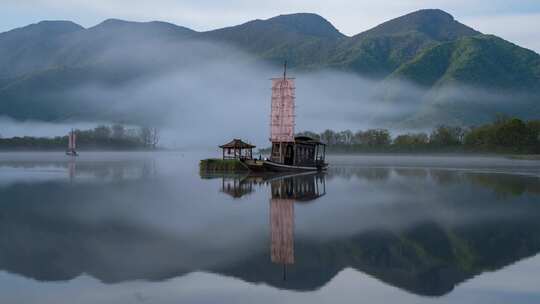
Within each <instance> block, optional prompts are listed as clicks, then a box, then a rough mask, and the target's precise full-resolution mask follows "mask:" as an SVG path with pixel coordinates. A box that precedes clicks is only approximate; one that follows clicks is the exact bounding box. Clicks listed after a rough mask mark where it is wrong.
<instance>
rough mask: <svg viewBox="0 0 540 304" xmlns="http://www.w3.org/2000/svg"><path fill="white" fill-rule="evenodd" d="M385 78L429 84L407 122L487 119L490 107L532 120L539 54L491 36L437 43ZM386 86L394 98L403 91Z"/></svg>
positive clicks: (535, 113)
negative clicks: (418, 107) (420, 108)
mask: <svg viewBox="0 0 540 304" xmlns="http://www.w3.org/2000/svg"><path fill="white" fill-rule="evenodd" d="M389 79H392V80H396V79H401V80H406V81H409V82H412V83H414V84H415V85H418V86H421V87H425V88H429V90H428V91H427V92H426V94H425V95H424V96H422V97H421V99H423V102H422V103H423V104H425V105H426V106H424V107H423V109H422V110H421V111H419V112H418V113H417V115H415V117H413V118H410V119H409V122H411V123H412V125H415V124H418V125H426V124H427V125H431V124H433V123H435V122H436V121H444V122H448V123H452V124H466V123H470V122H489V121H490V120H492V119H493V117H494V111H493V109H495V110H496V111H498V113H504V114H506V115H511V116H520V117H522V118H526V119H535V118H536V119H537V118H538V115H539V114H540V113H539V112H538V110H537V109H538V106H539V102H540V99H539V98H538V97H537V96H538V95H536V94H537V93H538V92H540V56H538V54H536V53H535V52H533V51H530V50H527V49H524V48H521V47H519V46H517V45H515V44H512V43H510V42H508V41H505V40H503V39H501V38H498V37H496V36H492V35H478V36H473V37H465V38H461V39H458V40H455V41H451V42H447V43H442V44H439V45H436V46H434V47H432V48H429V49H427V50H425V51H424V52H421V53H420V54H419V55H418V56H417V57H415V58H414V59H413V60H411V61H409V62H407V63H405V64H403V65H402V66H400V67H399V68H398V69H397V70H396V71H394V72H393V73H392V75H391V76H390V77H389ZM478 88H480V89H478ZM387 89H388V91H387V92H391V97H390V98H389V99H390V100H393V101H396V102H399V98H400V97H399V96H401V95H403V94H405V92H403V91H400V90H399V88H398V90H395V89H394V90H393V89H392V88H387ZM456 90H458V91H459V92H456ZM535 92H536V93H535ZM456 93H457V94H456ZM473 96H474V99H475V100H474V103H473V102H471V99H472V98H471V97H473Z"/></svg>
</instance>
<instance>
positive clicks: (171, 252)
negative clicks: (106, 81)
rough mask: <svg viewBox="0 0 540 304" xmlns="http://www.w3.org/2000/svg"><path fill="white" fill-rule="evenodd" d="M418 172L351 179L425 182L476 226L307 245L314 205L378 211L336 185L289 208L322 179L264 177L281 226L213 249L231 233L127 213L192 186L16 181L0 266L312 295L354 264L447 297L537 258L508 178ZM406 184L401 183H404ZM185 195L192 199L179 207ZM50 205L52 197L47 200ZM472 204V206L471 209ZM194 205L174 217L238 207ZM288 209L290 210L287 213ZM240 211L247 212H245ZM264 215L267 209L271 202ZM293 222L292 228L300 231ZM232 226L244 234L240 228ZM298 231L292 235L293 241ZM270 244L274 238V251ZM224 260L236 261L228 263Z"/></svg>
mask: <svg viewBox="0 0 540 304" xmlns="http://www.w3.org/2000/svg"><path fill="white" fill-rule="evenodd" d="M77 170H79V164H77ZM413 170H416V169H400V170H399V171H396V170H394V169H373V168H366V169H356V170H352V171H351V172H349V173H351V174H350V176H354V177H355V179H358V180H359V181H361V182H362V183H367V186H366V187H367V188H376V189H379V190H380V191H381V192H392V191H397V192H396V194H400V193H401V192H400V190H401V188H398V190H396V189H393V188H390V187H386V185H385V184H384V183H387V182H389V181H391V180H392V179H393V178H398V179H399V181H402V180H411V179H414V180H417V181H419V182H420V185H423V186H425V187H426V188H428V186H429V187H431V189H430V190H432V192H431V194H433V197H434V198H435V199H434V201H433V202H432V204H433V205H435V206H436V207H437V208H441V209H444V210H445V211H446V212H448V211H449V210H457V209H460V210H461V209H462V210H463V212H462V213H460V214H466V215H467V216H471V217H473V218H475V219H476V221H477V222H472V223H468V224H467V225H464V224H456V225H449V224H447V223H445V222H444V221H441V220H440V219H439V218H437V217H431V218H430V217H427V218H424V219H423V220H421V221H418V222H412V224H410V225H408V226H405V227H404V228H388V227H386V226H384V225H373V226H369V227H367V228H366V229H361V230H358V231H356V230H353V229H352V228H351V229H350V230H347V229H345V231H347V232H350V233H343V234H339V236H335V237H331V238H328V237H327V238H323V237H318V236H317V234H316V233H315V232H314V235H311V237H307V236H306V235H305V234H299V233H296V234H294V232H293V231H292V227H293V226H294V225H295V224H296V228H294V229H295V230H297V231H298V228H299V227H298V226H299V223H300V224H301V223H302V221H300V222H299V221H298V220H299V217H300V216H307V214H308V213H309V211H310V210H313V209H314V208H315V209H317V208H325V209H324V210H326V211H325V212H324V216H323V217H322V218H324V220H325V221H327V222H329V223H333V225H335V226H340V225H346V224H347V223H346V222H344V221H343V222H340V221H341V220H342V218H340V217H337V216H336V215H335V214H333V213H331V212H328V210H329V209H335V208H344V206H343V205H339V201H340V198H343V197H341V196H340V195H344V196H347V197H350V196H355V197H357V201H358V202H359V204H356V205H354V206H353V207H351V208H352V209H350V210H347V212H355V214H358V217H359V218H360V216H361V215H362V216H364V219H365V218H366V217H370V216H371V212H372V211H371V209H369V208H365V207H364V205H366V204H367V203H371V202H370V201H368V200H369V199H370V198H369V196H367V195H365V193H362V192H346V193H343V194H340V193H336V190H335V189H336V188H333V189H332V191H329V192H328V193H329V194H328V195H327V196H325V198H329V199H328V200H327V201H324V199H321V200H319V201H317V200H316V201H312V203H310V204H298V203H296V204H292V203H291V202H292V201H293V200H294V201H295V202H297V201H299V200H300V199H301V197H302V196H303V195H298V194H299V192H298V190H302V189H304V190H306V191H307V192H305V193H304V194H306V193H307V194H309V193H312V191H311V190H310V189H316V188H314V187H313V186H312V185H313V184H312V183H311V182H302V180H304V181H310V180H312V179H315V180H317V178H321V177H317V176H302V177H285V178H283V177H280V178H277V179H264V180H265V181H264V182H263V179H257V183H256V184H253V191H259V190H264V189H265V187H270V193H271V198H270V199H271V200H270V213H271V216H273V215H276V217H275V219H276V223H275V227H274V221H273V219H274V218H272V219H271V220H270V223H271V224H270V225H271V226H270V227H271V229H270V231H269V233H267V231H261V232H260V233H259V234H260V239H258V240H257V241H255V242H254V243H255V245H254V246H233V245H231V244H230V242H229V240H227V242H225V245H224V247H223V248H221V247H220V248H219V249H216V248H215V247H213V246H215V244H214V243H215V242H218V241H219V240H216V239H219V238H220V237H222V235H223V233H221V232H219V231H215V230H212V233H211V236H212V237H207V234H203V235H205V237H201V236H200V234H199V232H198V231H195V230H193V231H191V230H190V231H189V234H185V235H184V234H182V235H180V233H179V231H174V230H164V229H158V228H156V227H155V226H152V225H143V224H141V223H140V221H138V220H136V218H135V217H130V216H133V214H136V213H137V212H141V213H142V212H153V211H154V210H155V209H160V208H161V209H164V211H163V213H166V215H167V214H168V213H170V210H169V209H167V208H166V207H168V206H170V205H166V204H164V203H163V202H170V201H172V202H175V203H176V204H178V202H180V201H182V199H183V200H184V201H185V200H189V199H190V198H189V197H188V196H186V194H185V193H184V192H185V191H187V190H185V189H183V190H179V191H173V190H176V188H177V187H178V186H177V181H170V183H166V181H164V180H163V179H159V178H156V179H151V180H140V179H133V180H131V179H128V180H125V181H123V182H122V183H116V182H115V183H110V184H95V183H84V182H80V183H74V184H67V183H60V182H56V181H49V182H39V183H17V184H13V185H9V186H6V187H0V197H1V198H2V206H1V209H0V248H1V250H0V270H6V271H9V272H12V273H17V274H21V275H24V276H26V277H30V278H34V279H38V280H45V281H56V280H68V279H71V278H74V277H76V276H78V275H80V274H82V273H87V274H89V275H91V276H93V277H95V278H98V279H99V280H102V281H104V282H120V281H127V280H135V279H146V280H163V279H167V278H172V277H176V276H180V275H184V274H186V273H189V272H192V271H199V270H203V271H209V272H215V273H219V274H223V275H229V276H234V277H237V278H241V279H243V280H245V281H249V282H262V283H266V284H269V285H271V286H275V287H279V288H286V289H294V290H304V291H305V290H313V289H318V288H320V287H322V286H324V285H325V284H326V283H328V282H329V281H330V280H331V279H332V278H333V277H334V276H335V275H336V274H337V273H338V272H339V271H341V270H343V269H345V268H354V269H357V270H359V271H362V272H365V273H367V274H369V275H372V276H374V277H376V278H378V279H380V280H381V281H384V282H386V283H388V284H390V285H393V286H397V287H399V288H402V289H405V290H407V291H409V292H413V293H416V294H420V295H443V294H446V293H448V292H450V291H451V290H452V289H453V288H454V287H455V286H456V285H457V284H459V283H460V282H463V281H464V280H466V279H469V278H472V277H473V276H475V275H477V274H479V273H482V272H484V271H491V270H496V269H499V268H501V267H504V266H506V265H509V264H512V263H515V262H517V261H519V260H521V259H523V258H525V257H528V256H532V255H535V254H537V253H538V252H540V205H539V204H538V203H536V202H535V201H533V200H530V199H527V196H528V195H534V194H532V192H527V191H525V192H515V191H514V192H511V193H513V194H514V196H511V197H510V198H513V199H515V200H509V199H508V198H499V199H498V195H497V194H494V193H493V191H492V190H491V188H484V186H483V185H484V184H489V185H493V184H500V183H504V184H508V183H506V182H504V180H503V179H505V178H509V176H504V177H502V176H501V175H497V174H485V175H483V179H485V180H489V181H491V182H489V183H482V186H480V184H475V183H474V180H475V179H476V178H477V174H472V173H466V172H460V171H441V170H429V169H425V170H424V169H422V170H423V172H422V173H420V171H413ZM329 174H330V175H333V176H334V178H336V179H337V178H343V177H344V176H345V177H346V176H347V175H341V174H339V173H337V172H336V171H333V170H331V171H330V172H329ZM355 179H351V180H348V179H344V180H343V181H340V184H341V183H342V182H343V183H346V185H347V191H349V190H350V189H354V188H355V187H358V186H359V185H360V184H361V183H359V182H358V181H356V180H355ZM322 180H324V177H322ZM512 183H515V184H516V185H517V186H519V187H524V185H527V186H526V188H527V187H528V189H533V188H535V186H534V185H536V186H538V184H539V183H540V182H539V181H538V179H537V178H529V177H516V178H515V179H513V180H512ZM320 184H321V183H319V185H320ZM333 185H334V186H335V185H336V184H333ZM399 186H400V187H402V185H401V184H400V185H399ZM329 187H331V185H329ZM445 187H449V188H451V189H452V193H453V194H454V195H455V196H456V199H454V200H453V201H451V202H444V204H443V203H441V202H439V201H437V200H436V198H439V197H441V196H442V194H440V193H441V189H444V188H445ZM490 187H491V186H490ZM266 189H268V188H266ZM340 189H342V190H343V189H345V188H343V187H340ZM364 189H365V188H364ZM495 189H496V188H495ZM194 193H197V191H194ZM179 195H184V196H183V197H182V198H181V199H179V198H178V197H179ZM436 195H438V196H436ZM44 197H46V198H47V203H46V204H45V203H44V202H43V198H44ZM120 197H121V198H122V199H121V200H120ZM221 197H223V196H221ZM470 197H473V198H476V200H473V201H471V200H469V198H470ZM461 198H463V199H461ZM191 199H193V200H195V201H193V202H191V201H190V202H188V203H185V206H183V207H182V208H184V209H182V211H183V212H184V211H185V212H186V217H185V218H181V219H172V221H180V222H181V221H189V220H190V219H189V218H188V217H190V216H192V214H196V213H193V212H188V211H189V209H188V208H192V209H193V208H197V207H199V206H200V208H201V209H200V210H201V211H200V212H201V213H200V214H199V217H200V218H196V219H193V221H205V220H208V219H207V218H205V217H204V215H205V214H209V213H219V212H220V211H223V210H230V209H231V208H233V207H232V206H224V207H223V208H225V209H223V210H208V208H207V207H206V206H205V205H204V201H202V200H201V201H196V197H195V198H191ZM274 199H276V200H275V201H274ZM283 201H285V204H283V205H281V204H282V203H283ZM250 203H251V202H250ZM278 204H280V205H278ZM171 205H173V204H171ZM201 205H202V206H201ZM220 205H221V206H223V204H220ZM372 205H375V207H373V208H376V209H377V210H380V209H383V210H384V213H385V214H387V216H388V218H395V217H396V216H401V215H402V213H401V212H402V209H399V208H391V207H389V206H388V204H379V205H377V204H372ZM137 206H139V207H140V206H143V207H145V208H143V209H141V210H139V209H137V208H135V207H137ZM406 208H407V209H408V210H409V211H410V212H411V213H422V212H423V211H424V210H423V209H424V208H425V205H422V204H410V205H407V206H406ZM518 208H519V210H520V213H518V214H515V215H513V216H510V217H500V216H489V215H488V216H486V215H483V214H482V213H481V212H480V211H484V210H488V209H489V210H494V211H497V213H507V214H513V212H515V211H516V209H518ZM294 209H296V210H294ZM235 210H236V211H235V212H242V211H243V209H240V208H235ZM261 210H266V206H265V208H261ZM115 211H117V214H122V215H125V214H128V216H126V217H114V216H113V215H111V214H113V213H114V212H115ZM257 211H260V210H257ZM204 212H206V213H204ZM361 213H363V214H361ZM104 214H106V215H104ZM295 215H296V217H297V218H296V223H293V220H294V216H295ZM481 215H482V216H481ZM319 216H320V214H319ZM220 220H221V221H220V222H218V224H215V223H213V224H215V225H218V226H217V227H218V228H217V229H222V228H223V229H222V230H227V229H231V230H232V233H231V234H233V236H234V237H236V238H237V239H238V238H239V239H242V238H244V237H245V238H247V234H246V235H243V234H242V232H243V231H246V230H249V229H250V226H249V225H248V224H247V223H234V222H233V221H234V220H228V219H227V216H226V215H223V216H222V218H220ZM304 220H305V218H304ZM319 220H320V218H319ZM156 221H158V220H156ZM227 226H229V227H227ZM233 226H234V227H240V228H239V229H233V228H234V227H233ZM188 227H191V226H188ZM274 232H275V233H276V235H275V236H274V235H273V234H274ZM225 233H226V232H225ZM225 235H228V234H225ZM291 235H292V236H294V237H295V239H294V243H292V242H291V241H292V238H291ZM269 236H270V239H271V240H272V243H270V246H269V243H268V239H269ZM274 238H275V239H274ZM274 241H275V242H274ZM274 246H275V247H274ZM269 247H270V248H269ZM269 249H270V250H271V254H270V257H269V252H270V250H269ZM274 253H275V254H274ZM224 256H234V257H235V258H234V259H233V258H228V259H224V258H223V257H224ZM272 256H274V257H272ZM272 261H276V262H280V263H283V262H291V261H294V264H290V263H289V265H288V266H287V280H286V281H284V280H283V277H282V268H280V267H276V265H275V264H274V263H273V262H272Z"/></svg>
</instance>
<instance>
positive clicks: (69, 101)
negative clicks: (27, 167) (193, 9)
mask: <svg viewBox="0 0 540 304" xmlns="http://www.w3.org/2000/svg"><path fill="white" fill-rule="evenodd" d="M238 51H240V52H242V53H245V54H247V56H244V57H242V56H241V55H239V53H238ZM285 60H287V61H288V63H289V66H290V67H291V68H293V69H295V70H296V73H310V72H311V71H321V70H338V71H345V72H350V73H353V74H356V75H360V76H363V77H365V78H368V79H372V80H374V81H376V82H378V83H380V85H379V86H378V87H379V89H378V90H379V92H378V93H377V94H376V95H380V96H382V99H381V102H383V103H387V104H388V105H390V106H392V107H393V106H394V105H395V106H396V107H399V106H401V105H403V104H407V105H408V106H410V105H411V104H413V106H414V107H415V108H418V109H417V110H416V111H415V113H414V115H408V114H407V116H403V117H395V118H393V119H394V121H392V123H393V124H397V125H403V124H405V125H411V126H428V125H433V124H435V123H456V124H477V123H483V122H485V121H486V120H490V119H492V118H493V117H494V116H495V115H496V114H497V113H509V114H512V115H517V116H520V117H537V116H538V111H539V110H540V98H539V97H537V96H540V95H539V94H538V92H540V85H539V83H540V56H539V55H538V54H537V53H535V52H533V51H530V50H527V49H524V48H522V47H519V46H517V45H514V44H512V43H510V42H508V41H505V40H503V39H501V38H498V37H496V36H492V35H484V34H482V33H480V32H478V31H476V30H474V29H472V28H470V27H468V26H466V25H464V24H462V23H460V22H458V21H457V20H455V19H454V18H453V17H452V16H451V15H450V14H448V13H446V12H444V11H441V10H436V9H427V10H420V11H416V12H412V13H410V14H407V15H404V16H401V17H398V18H395V19H392V20H390V21H388V22H385V23H383V24H380V25H378V26H376V27H374V28H372V29H370V30H367V31H365V32H362V33H359V34H357V35H354V36H352V37H348V36H345V35H343V34H342V33H340V32H339V30H337V29H336V28H335V27H334V26H333V25H332V24H331V23H330V22H328V21H327V20H325V19H324V18H322V17H321V16H318V15H315V14H308V13H300V14H290V15H280V16H277V17H274V18H270V19H267V20H253V21H249V22H247V23H244V24H240V25H237V26H232V27H226V28H222V29H217V30H212V31H207V32H197V31H194V30H191V29H188V28H185V27H181V26H177V25H173V24H170V23H164V22H129V21H122V20H117V19H109V20H106V21H104V22H102V23H100V24H98V25H96V26H94V27H91V28H87V29H85V28H83V27H81V26H79V25H76V24H74V23H72V22H66V21H47V22H41V23H38V24H33V25H30V26H27V27H23V28H20V29H15V30H12V31H9V32H5V33H1V34H0V115H6V116H11V117H15V118H18V119H28V118H32V119H38V120H62V119H65V118H66V117H73V118H83V119H86V120H94V119H98V120H100V119H109V118H110V117H115V115H120V114H119V113H115V112H114V111H113V110H111V108H110V107H109V108H108V104H113V103H114V102H115V98H118V97H116V96H105V98H103V97H102V98H101V99H100V100H98V99H97V97H96V98H86V99H85V100H84V101H81V102H83V103H84V104H83V105H77V104H76V102H75V101H76V100H74V99H78V98H77V96H75V97H74V96H73V95H68V94H66V93H65V92H67V91H70V89H73V88H77V87H87V86H93V85H96V84H98V85H100V86H107V87H109V88H114V87H118V86H119V85H126V84H130V83H141V82H144V79H146V80H149V79H152V77H154V76H161V77H163V76H162V75H165V74H166V73H168V72H169V71H172V70H185V69H186V66H190V65H191V66H192V65H205V64H207V63H209V62H231V63H233V62H238V63H242V64H249V63H259V62H266V63H270V64H274V65H275V64H280V65H281V64H282V62H283V61H285ZM209 77H213V76H209ZM111 79H113V80H114V81H109V80H111ZM396 82H400V83H406V84H410V85H412V86H414V87H416V89H415V90H416V91H418V92H420V93H415V94H413V95H411V94H410V91H411V90H410V87H409V86H408V85H407V86H404V85H399V86H396V85H395V83H396ZM44 84H47V85H44ZM464 88H469V89H470V88H474V90H465V89H464ZM473 91H474V92H473ZM464 92H466V94H465V93H464ZM462 93H463V94H462ZM85 97H88V96H85ZM126 98H127V97H125V98H124V99H126ZM361 98H363V97H359V106H358V107H359V108H360V107H362V105H361V101H362V100H361ZM103 99H110V100H109V101H107V102H104V101H103ZM128 99H129V98H128ZM67 105H71V106H67ZM96 105H98V106H96ZM486 105H487V106H486ZM38 109H39V110H38ZM81 109H84V110H81ZM103 111H106V112H107V113H108V114H105V113H104V112H103ZM478 111H481V115H478ZM144 112H145V111H142V112H141V113H140V115H143V114H144ZM143 116H144V115H143ZM137 119H138V118H137ZM128 120H131V121H133V122H136V119H135V118H132V119H128Z"/></svg>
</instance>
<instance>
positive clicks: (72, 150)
mask: <svg viewBox="0 0 540 304" xmlns="http://www.w3.org/2000/svg"><path fill="white" fill-rule="evenodd" d="M76 148H77V135H76V134H75V131H73V130H71V131H70V132H69V134H68V148H67V150H66V155H68V156H79V154H78V153H77V150H76Z"/></svg>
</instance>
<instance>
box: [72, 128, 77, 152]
mask: <svg viewBox="0 0 540 304" xmlns="http://www.w3.org/2000/svg"><path fill="white" fill-rule="evenodd" d="M71 148H72V149H73V150H75V149H77V135H76V134H75V132H73V131H71Z"/></svg>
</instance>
